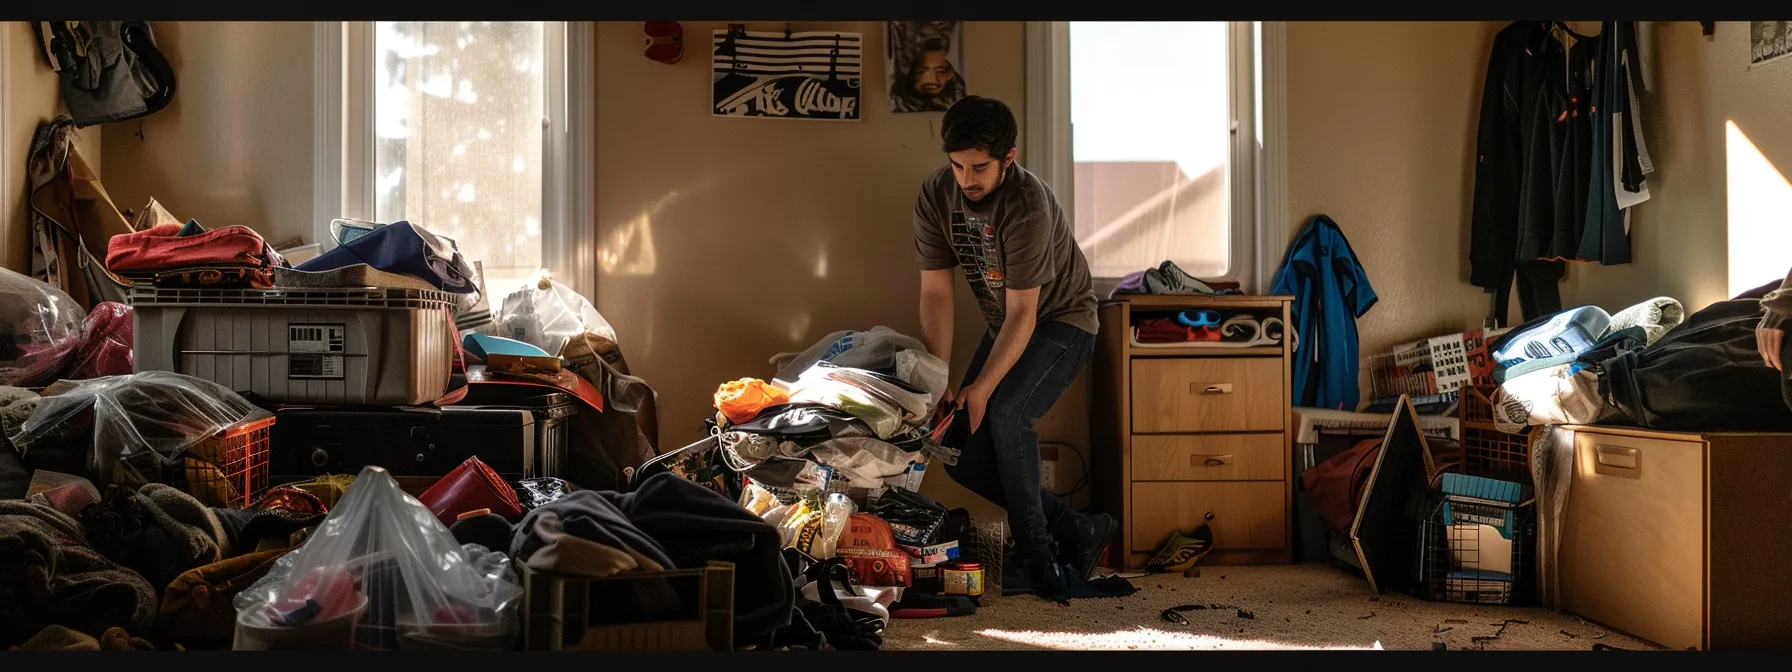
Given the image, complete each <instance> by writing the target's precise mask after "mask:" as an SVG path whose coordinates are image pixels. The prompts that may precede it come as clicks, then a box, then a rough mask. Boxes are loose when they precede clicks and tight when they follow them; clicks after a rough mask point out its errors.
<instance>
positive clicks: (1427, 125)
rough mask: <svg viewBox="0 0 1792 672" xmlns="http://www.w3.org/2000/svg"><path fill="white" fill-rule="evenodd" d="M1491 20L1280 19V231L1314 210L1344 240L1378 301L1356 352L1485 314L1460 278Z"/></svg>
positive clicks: (1473, 324)
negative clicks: (1283, 35)
mask: <svg viewBox="0 0 1792 672" xmlns="http://www.w3.org/2000/svg"><path fill="white" fill-rule="evenodd" d="M1502 25H1504V24H1499V23H1481V22H1453V23H1422V22H1409V23H1326V22H1293V23H1289V24H1288V99H1287V100H1288V161H1289V166H1288V199H1289V213H1288V214H1289V217H1290V223H1291V229H1292V230H1291V231H1290V232H1289V233H1290V235H1294V234H1297V233H1299V231H1300V229H1301V228H1302V227H1305V226H1306V224H1307V222H1308V221H1309V220H1310V219H1312V217H1313V215H1316V214H1326V215H1330V216H1331V218H1332V219H1333V220H1334V221H1336V222H1337V223H1338V226H1339V227H1340V228H1341V229H1343V231H1344V235H1345V236H1346V237H1347V238H1349V240H1350V245H1351V248H1352V249H1353V250H1354V251H1355V252H1356V255H1357V258H1358V259H1359V260H1360V261H1361V263H1362V265H1363V268H1364V270H1365V271H1366V272H1367V274H1368V276H1369V282H1370V284H1371V285H1372V286H1373V287H1374V288H1375V291H1376V293H1377V294H1378V295H1379V296H1380V297H1381V301H1380V303H1379V304H1377V305H1376V306H1375V307H1374V308H1373V309H1371V310H1370V311H1369V313H1368V314H1367V315H1365V316H1363V318H1362V319H1361V320H1358V321H1357V328H1358V330H1359V331H1358V334H1359V338H1360V339H1361V340H1360V342H1361V345H1362V352H1363V353H1364V354H1365V355H1368V354H1372V353H1377V352H1383V351H1385V350H1387V348H1388V347H1390V346H1393V345H1396V344H1399V343H1402V342H1406V341H1412V340H1417V339H1420V338H1425V337H1428V336H1436V335H1439V334H1447V333H1453V332H1457V331H1462V330H1464V329H1473V328H1477V327H1479V326H1480V324H1481V318H1482V317H1484V316H1486V314H1487V311H1488V306H1489V305H1490V303H1489V296H1488V295H1487V294H1484V293H1482V292H1481V290H1479V289H1478V288H1476V287H1474V286H1473V285H1470V284H1468V220H1469V212H1470V200H1471V198H1472V197H1473V191H1474V190H1473V186H1474V171H1473V168H1474V152H1475V125H1476V120H1477V117H1478V116H1479V109H1480V108H1479V105H1480V100H1481V84H1482V81H1483V79H1484V77H1485V73H1486V63H1487V54H1488V50H1489V49H1491V48H1492V46H1493V35H1494V33H1495V32H1498V30H1499V28H1500V27H1501V26H1502ZM1514 303H1516V301H1514ZM1516 310H1517V309H1516V307H1514V308H1513V312H1514V314H1516ZM1364 380H1365V385H1364V393H1365V394H1367V391H1368V388H1367V384H1366V381H1367V378H1366V376H1365V378H1364Z"/></svg>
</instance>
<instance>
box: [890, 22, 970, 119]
mask: <svg viewBox="0 0 1792 672" xmlns="http://www.w3.org/2000/svg"><path fill="white" fill-rule="evenodd" d="M885 32H886V33H887V35H886V36H885V40H884V52H885V53H884V62H885V63H886V67H887V68H888V69H889V73H890V111H891V112H944V111H946V110H947V109H950V108H951V107H952V104H953V103H956V102H958V100H959V99H960V98H963V97H964V93H965V89H964V86H965V83H964V22H963V21H890V22H888V23H887V24H885Z"/></svg>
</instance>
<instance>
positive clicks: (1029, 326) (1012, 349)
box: [959, 287, 1039, 432]
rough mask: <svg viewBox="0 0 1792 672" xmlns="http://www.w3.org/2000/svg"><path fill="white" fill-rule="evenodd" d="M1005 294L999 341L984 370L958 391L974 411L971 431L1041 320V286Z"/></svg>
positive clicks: (1018, 359)
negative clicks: (968, 385) (1003, 315)
mask: <svg viewBox="0 0 1792 672" xmlns="http://www.w3.org/2000/svg"><path fill="white" fill-rule="evenodd" d="M1003 294H1004V295H1006V300H1005V303H1006V304H1007V305H1006V306H1005V308H1006V309H1007V310H1006V313H1005V317H1004V318H1003V320H1002V330H1001V331H999V332H997V333H996V342H995V344H994V345H993V346H991V347H990V349H989V358H988V359H986V360H984V362H983V371H981V372H980V373H978V374H977V380H976V381H974V382H972V383H971V386H970V387H967V388H965V389H964V391H963V392H961V393H960V394H959V398H960V399H961V400H962V401H961V402H960V403H961V404H963V405H964V406H965V407H967V408H968V409H969V410H970V412H971V431H973V432H975V431H977V429H978V428H979V427H980V426H981V425H982V424H983V413H984V410H985V407H986V405H987V404H988V403H989V397H990V395H992V394H994V393H995V391H996V386H997V385H1000V384H1001V383H1002V378H1004V377H1006V376H1007V375H1008V370H1009V369H1012V368H1014V363H1015V362H1018V361H1020V355H1021V353H1023V352H1026V350H1027V343H1028V342H1029V341H1031V340H1033V327H1034V326H1036V325H1038V323H1039V288H1038V287H1033V288H1030V289H1009V290H1007V291H1005V292H1003Z"/></svg>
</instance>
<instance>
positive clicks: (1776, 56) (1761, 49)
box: [1748, 21, 1792, 68]
mask: <svg viewBox="0 0 1792 672" xmlns="http://www.w3.org/2000/svg"><path fill="white" fill-rule="evenodd" d="M1788 29H1792V21H1750V22H1748V67H1750V68H1756V67H1760V66H1763V65H1766V64H1768V63H1772V62H1774V61H1777V60H1780V59H1782V58H1785V57H1787V56H1792V36H1789V35H1787V34H1786V31H1787V30H1788Z"/></svg>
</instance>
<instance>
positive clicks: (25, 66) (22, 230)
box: [0, 21, 103, 273]
mask: <svg viewBox="0 0 1792 672" xmlns="http://www.w3.org/2000/svg"><path fill="white" fill-rule="evenodd" d="M0 30H4V31H6V33H5V35H4V36H3V37H0V47H3V48H5V49H6V54H5V58H4V59H3V60H5V62H6V67H4V68H0V104H4V105H5V106H6V115H4V116H5V118H6V120H7V124H6V126H7V127H6V128H4V129H0V133H5V134H6V136H5V137H4V138H0V148H3V149H4V150H5V155H4V156H0V161H5V162H6V169H5V170H0V175H4V176H5V177H6V182H5V184H0V264H3V265H5V267H6V268H7V269H10V270H13V271H17V272H20V273H25V272H28V270H27V269H28V267H29V265H30V263H31V256H30V244H31V233H30V226H29V222H30V221H31V220H30V218H29V217H28V213H29V211H28V210H27V208H28V207H29V206H28V200H27V199H28V196H27V194H26V189H27V183H28V179H29V178H27V177H26V175H25V161H26V159H27V158H28V157H30V156H31V137H32V135H34V134H36V133H37V126H38V124H41V123H43V122H46V121H49V120H50V119H51V118H52V117H54V116H56V114H58V113H60V112H63V111H65V108H64V107H63V106H62V94H61V93H60V92H59V90H58V86H57V78H56V72H55V71H53V70H51V69H50V63H49V61H48V60H46V59H45V58H44V55H43V50H42V49H40V48H39V47H38V46H37V44H38V43H37V38H36V35H35V34H34V33H33V32H32V29H31V24H30V23H29V22H26V21H7V22H4V23H0ZM102 137H103V134H102V133H101V127H98V126H92V127H88V128H85V129H80V130H78V131H77V132H76V135H75V142H76V146H77V147H79V148H80V151H81V156H83V157H85V158H86V159H87V160H88V162H89V163H90V164H91V165H92V166H93V169H94V170H96V171H99V170H101V169H102V166H101V163H100V154H101V151H100V140H101V138H102ZM102 174H103V173H102Z"/></svg>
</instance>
